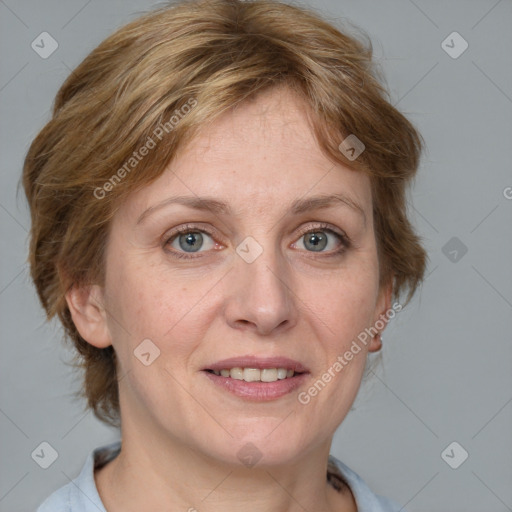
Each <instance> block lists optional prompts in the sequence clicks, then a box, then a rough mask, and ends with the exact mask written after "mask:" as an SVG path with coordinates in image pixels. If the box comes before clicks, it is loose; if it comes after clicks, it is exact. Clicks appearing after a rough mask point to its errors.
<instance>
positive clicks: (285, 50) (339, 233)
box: [23, 0, 426, 512]
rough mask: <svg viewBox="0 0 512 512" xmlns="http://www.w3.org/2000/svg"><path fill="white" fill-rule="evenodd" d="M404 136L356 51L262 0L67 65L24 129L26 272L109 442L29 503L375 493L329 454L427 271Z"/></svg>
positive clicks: (366, 497)
mask: <svg viewBox="0 0 512 512" xmlns="http://www.w3.org/2000/svg"><path fill="white" fill-rule="evenodd" d="M420 151H421V138H420V135H419V134H418V133H417V132H416V131H415V129H414V127H413V126H412V125H411V124H410V123H409V121H407V119H405V118H404V116H403V115H402V114H400V113H399V112H398V111H397V110H396V109H395V108H393V107H392V106H391V105H390V103H389V102H388V100H387V98H386V94H385V92H384V90H383V88H382V87H381V85H379V83H378V81H377V80H376V78H375V72H374V70H373V68H372V65H371V47H369V48H366V47H365V46H364V45H363V44H362V43H360V42H358V41H357V40H356V39H354V38H352V37H350V36H348V35H346V34H342V33H340V32H339V31H338V30H337V29H336V28H334V27H332V26H331V25H329V24H327V23H326V22H325V21H323V20H322V19H320V18H319V17H318V16H317V15H315V14H314V13H312V12H309V11H307V10H304V9H299V8H297V7H292V6H288V5H285V4H282V3H277V2H275V1H269V0H257V1H249V2H242V1H239V0H232V1H228V0H213V1H204V0H203V1H201V0H198V1H192V2H190V1H185V2H180V3H176V4H173V5H169V6H167V7H164V8H162V9H159V10H156V11H153V12H151V13H149V14H147V15H145V16H144V17H142V18H140V19H138V20H136V21H134V22H132V23H130V24H129V25H127V26H125V27H123V28H121V29H120V30H118V31H117V32H116V33H115V34H114V35H112V36H111V37H109V38H108V39H107V40H106V41H104V42H103V43H102V44H101V45H100V46H99V47H98V48H96V49H95V50H94V51H93V52H92V53H91V54H90V55H89V56H88V57H87V58H86V59H85V60H84V61H83V62H82V63H81V64H80V66H79V67H78V68H77V69H75V70H74V72H73V73H72V74H71V76H70V77H69V78H68V79H67V81H66V82H65V83H64V85H63V86H62V88H61V89H60V91H59V93H58V95H57V98H56V102H55V107H54V113H53V117H52V119H51V120H50V122H49V123H48V124H47V125H46V126H45V127H44V129H43V130H42V131H41V132H40V133H39V135H38V136H37V137H36V139H35V140H34V142H33V143H32V145H31V147H30V149H29V152H28V154H27V157H26V161H25V167H24V174H23V183H24V187H25V191H26V194H27V197H28V201H29V204H30V207H31V213H32V232H31V246H30V263H31V270H32V277H33V279H34V282H35V284H36V287H37V291H38V294H39V296H40V298H41V301H42V304H43V306H44V308H45V309H46V311H47V313H48V316H49V317H52V316H54V315H55V314H57V315H58V316H59V318H60V320H61V321H62V323H63V325H64V327H65V329H66V333H67V334H68V336H69V337H70V339H71V340H73V342H74V345H75V347H76V349H77V351H78V354H79V356H80V361H81V362H82V365H83V368H84V385H83V393H84V396H85V397H86V398H87V401H88V406H89V407H90V408H91V409H92V410H93V411H94V412H95V414H96V416H97V417H98V418H100V419H101V420H103V421H105V422H107V423H110V424H113V425H119V426H120V429H121V441H120V442H119V443H114V444H111V445H108V446H104V447H100V448H98V449H97V450H95V451H94V452H93V453H91V454H90V456H89V458H88V460H87V461H86V463H85V465H84V467H83V470H82V472H81V473H80V475H79V476H78V477H77V479H75V481H74V482H72V483H70V484H68V485H66V486H65V487H63V488H61V489H59V490H58V491H56V492H55V493H54V494H53V495H51V496H50V497H49V498H48V499H47V500H46V501H45V502H44V503H43V504H42V505H41V507H40V508H39V511H40V512H46V511H50V510H51V511H52V512H57V511H61V510H62V511H64V510H66V511H68V510H72V511H73V512H78V511H81V512H83V511H89V510H95V511H96V510H103V511H105V510H106V511H108V512H118V511H123V512H130V511H132V510H133V511H139V512H140V511H145V510H148V511H152V510H184V511H185V510H188V511H194V510H197V511H201V512H202V511H217V510H223V511H226V510H234V509H235V508H236V509H239V508H240V506H242V507H244V508H245V509H248V510H276V511H295V510H308V511H315V512H323V511H325V512H327V511H329V512H331V511H340V512H341V511H343V512H345V511H356V510H357V511H360V512H361V511H372V512H375V511H391V510H398V509H400V506H399V505H397V504H394V503H393V502H392V501H390V500H388V499H386V498H384V497H381V496H378V495H376V494H374V493H373V492H372V491H371V490H370V489H369V488H368V486H367V485H366V484H365V483H364V481H363V480H362V479H361V478H360V477H359V476H358V475H357V474H356V473H354V472H353V471H352V470H350V468H348V467H347V466H346V465H344V464H343V463H342V462H341V461H339V460H337V459H336V458H334V457H332V456H330V455H329V450H330V445H331V441H332V438H333V435H334V433H335V431H336V429H337V427H338V426H339V425H340V424H341V422H342V421H343V419H344V418H345V417H346V415H347V413H348V411H349V409H350V407H351V405H352V403H353V401H354V399H355V397H356V394H357V391H358V389H359V386H360V383H361V378H362V375H363V373H364V369H365V363H366V358H367V354H368V353H369V352H377V351H379V350H380V348H381V345H382V344H381V338H380V335H381V332H382V330H383V329H384V328H385V325H386V322H387V321H388V320H389V319H390V318H392V317H393V316H394V315H395V314H396V312H397V311H399V310H400V309H401V308H402V306H403V305H402V304H401V303H400V301H399V300H400V297H401V295H402V293H403V292H404V291H406V290H408V294H407V297H406V301H405V303H407V302H408V301H409V300H410V299H411V297H412V296H413V294H414V292H415V290H416V288H417V286H418V285H419V283H420V282H421V280H422V278H423V275H424V269H425V264H426V253H425V251H424V249H423V247H422V246H421V244H420V239H419V237H418V236H417V235H416V234H415V233H414V231H413V229H412V226H411V224H410V223H409V220H408V218H407V212H406V191H407V186H408V185H409V184H410V182H411V180H412V178H413V177H414V175H415V173H416V170H417V167H418V162H419V156H420Z"/></svg>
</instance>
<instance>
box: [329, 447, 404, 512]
mask: <svg viewBox="0 0 512 512" xmlns="http://www.w3.org/2000/svg"><path fill="white" fill-rule="evenodd" d="M333 466H334V467H335V468H336V469H337V470H338V471H339V473H340V474H341V476H342V477H343V478H342V479H343V480H344V481H345V483H346V484H347V485H348V486H349V487H350V490H351V491H352V494H353V495H354V499H355V500H356V504H357V510H358V512H399V511H400V512H407V511H406V510H405V509H404V508H403V507H402V506H401V505H399V504H398V503H395V502H394V501H393V500H391V499H389V498H386V497H384V496H380V495H379V494H375V493H374V492H373V491H372V490H371V489H370V488H369V487H368V485H367V484H366V482H365V481H364V480H363V479H362V478H361V477H360V476H359V475H358V474H357V473H356V472H355V471H352V470H351V469H350V468H349V467H348V466H347V465H346V464H344V463H343V462H341V461H340V460H338V459H337V458H336V457H334V456H333V455H330V456H329V467H330V468H332V467H333Z"/></svg>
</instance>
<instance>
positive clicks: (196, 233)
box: [165, 226, 215, 258]
mask: <svg viewBox="0 0 512 512" xmlns="http://www.w3.org/2000/svg"><path fill="white" fill-rule="evenodd" d="M176 231H177V232H175V233H174V234H173V235H172V236H171V237H170V238H168V239H167V241H166V242H165V245H166V246H168V245H169V246H170V247H171V248H172V249H171V251H170V252H172V255H173V256H175V257H177V258H193V257H194V256H187V253H190V254H192V253H196V252H200V251H201V249H205V250H209V249H212V248H213V247H214V246H215V242H214V241H213V239H212V237H211V236H210V234H208V233H206V232H205V231H204V230H199V229H197V228H191V227H189V226H182V227H180V228H178V229H177V230H176ZM201 252H203V251H201Z"/></svg>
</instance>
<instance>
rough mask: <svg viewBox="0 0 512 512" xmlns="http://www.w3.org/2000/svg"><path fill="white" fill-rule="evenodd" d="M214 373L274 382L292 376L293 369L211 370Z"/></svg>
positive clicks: (253, 380) (255, 380)
mask: <svg viewBox="0 0 512 512" xmlns="http://www.w3.org/2000/svg"><path fill="white" fill-rule="evenodd" d="M213 373H215V375H221V376H222V377H231V378H232V379H237V380H245V381H246V382H257V381H260V382H275V381H276V380H282V379H286V378H287V377H293V375H294V373H295V372H294V371H293V370H287V369H286V368H264V369H263V370H260V369H259V368H231V369H230V370H228V369H225V370H220V371H219V370H213Z"/></svg>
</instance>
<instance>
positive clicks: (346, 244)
mask: <svg viewBox="0 0 512 512" xmlns="http://www.w3.org/2000/svg"><path fill="white" fill-rule="evenodd" d="M317 231H324V232H326V233H329V234H331V235H334V236H336V237H337V238H338V239H339V241H340V242H341V246H340V248H339V249H336V250H335V251H334V252H331V253H330V254H329V253H327V254H324V253H320V254H323V256H322V257H323V258H331V257H335V256H340V255H341V254H343V253H344V252H345V251H346V250H347V249H349V248H350V247H351V246H352V241H351V240H350V238H349V237H348V236H347V235H346V234H344V233H338V232H337V231H335V230H334V229H332V228H330V225H329V224H325V223H323V222H322V223H319V224H318V225H316V226H313V227H310V226H309V227H307V228H303V229H301V230H300V231H299V236H298V239H300V238H301V237H303V236H304V235H307V234H308V233H315V232H317ZM191 232H194V233H195V232H199V233H206V234H208V235H210V236H211V237H213V236H214V233H213V232H212V230H210V229H207V228H205V227H199V226H194V225H192V224H186V225H184V226H180V227H179V228H176V229H175V230H174V231H173V232H172V234H171V235H170V236H169V237H166V239H165V242H164V247H166V246H167V245H169V244H170V243H171V242H172V241H174V239H175V238H176V237H177V236H179V235H182V234H184V233H191ZM307 252H312V251H307ZM168 253H169V254H170V255H171V256H172V257H173V258H178V259H187V260H192V259H195V258H201V257H202V256H191V255H189V254H187V253H186V252H179V251H176V250H174V249H172V250H170V251H168ZM191 254H193V253H191Z"/></svg>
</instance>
